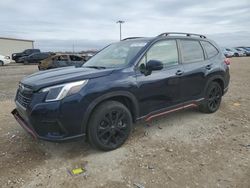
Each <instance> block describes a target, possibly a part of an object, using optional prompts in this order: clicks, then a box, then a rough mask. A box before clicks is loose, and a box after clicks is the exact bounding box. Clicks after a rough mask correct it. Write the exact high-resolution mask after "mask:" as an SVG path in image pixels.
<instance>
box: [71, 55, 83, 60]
mask: <svg viewBox="0 0 250 188" xmlns="http://www.w3.org/2000/svg"><path fill="white" fill-rule="evenodd" d="M69 57H70V60H71V61H82V58H81V57H78V56H74V55H70V56H69Z"/></svg>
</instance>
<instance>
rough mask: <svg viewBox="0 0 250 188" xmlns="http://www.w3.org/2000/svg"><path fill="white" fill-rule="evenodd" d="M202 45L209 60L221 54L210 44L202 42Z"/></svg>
mask: <svg viewBox="0 0 250 188" xmlns="http://www.w3.org/2000/svg"><path fill="white" fill-rule="evenodd" d="M201 44H202V46H203V47H204V49H205V51H206V53H207V56H208V58H211V57H214V56H216V55H217V54H218V53H219V52H218V50H217V48H215V47H214V45H212V44H211V43H210V42H206V41H201Z"/></svg>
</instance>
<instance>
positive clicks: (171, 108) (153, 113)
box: [137, 98, 205, 122]
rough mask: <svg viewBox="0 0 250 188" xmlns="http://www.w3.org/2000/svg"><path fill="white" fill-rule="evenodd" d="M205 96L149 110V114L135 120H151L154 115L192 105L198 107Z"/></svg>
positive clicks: (164, 113)
mask: <svg viewBox="0 0 250 188" xmlns="http://www.w3.org/2000/svg"><path fill="white" fill-rule="evenodd" d="M204 99H205V98H200V99H197V100H193V101H189V102H185V103H183V104H181V105H176V106H174V107H168V108H164V109H161V110H157V111H154V112H151V113H149V114H147V115H146V116H142V117H140V118H138V119H137V120H138V121H139V120H144V121H146V122H148V121H150V120H152V119H153V118H155V117H159V116H163V115H166V114H169V113H172V112H176V111H179V110H183V109H187V108H193V107H198V106H199V104H201V102H202V101H203V100H204Z"/></svg>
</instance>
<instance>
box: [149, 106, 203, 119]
mask: <svg viewBox="0 0 250 188" xmlns="http://www.w3.org/2000/svg"><path fill="white" fill-rule="evenodd" d="M197 106H198V105H197V104H195V103H191V104H188V105H185V106H181V107H178V108H175V109H172V110H168V111H165V112H161V113H159V114H154V115H151V116H149V117H147V118H146V120H145V121H150V120H151V119H152V118H155V117H158V116H162V115H165V114H169V113H171V112H176V111H178V110H182V109H186V108H190V107H197Z"/></svg>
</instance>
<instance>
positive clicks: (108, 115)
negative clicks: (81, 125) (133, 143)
mask: <svg viewBox="0 0 250 188" xmlns="http://www.w3.org/2000/svg"><path fill="white" fill-rule="evenodd" d="M131 127H132V116H131V113H130V111H129V110H128V109H127V107H126V106H124V105H123V104H121V103H119V102H117V101H107V102H104V103H102V104H101V105H100V106H98V107H97V109H96V110H95V111H94V112H93V114H92V116H91V120H90V123H89V131H88V137H89V141H90V143H91V144H92V145H94V146H95V147H97V148H99V149H101V150H106V151H108V150H113V149H116V148H118V147H120V146H121V145H122V144H123V143H124V142H125V141H126V140H127V138H128V136H129V134H130V131H131Z"/></svg>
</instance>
